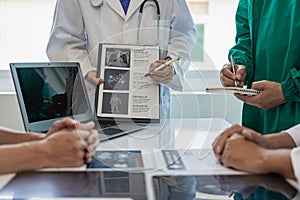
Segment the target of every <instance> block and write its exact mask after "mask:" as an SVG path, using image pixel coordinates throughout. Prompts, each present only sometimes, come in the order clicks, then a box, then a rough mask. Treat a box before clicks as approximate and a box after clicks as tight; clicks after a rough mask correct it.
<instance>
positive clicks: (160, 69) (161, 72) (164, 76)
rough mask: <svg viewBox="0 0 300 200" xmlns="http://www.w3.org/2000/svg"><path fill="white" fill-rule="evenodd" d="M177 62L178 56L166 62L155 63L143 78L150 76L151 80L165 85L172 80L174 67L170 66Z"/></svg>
mask: <svg viewBox="0 0 300 200" xmlns="http://www.w3.org/2000/svg"><path fill="white" fill-rule="evenodd" d="M179 60H180V57H179V56H178V57H177V58H175V59H172V60H168V61H166V60H159V61H155V62H154V63H152V64H151V65H150V69H149V71H150V72H149V73H147V74H145V75H144V76H145V77H148V76H150V77H151V78H152V79H153V80H155V81H157V82H159V83H163V84H167V83H169V82H170V81H171V80H172V78H173V76H174V75H175V71H174V67H173V66H172V64H173V63H174V62H177V61H179Z"/></svg>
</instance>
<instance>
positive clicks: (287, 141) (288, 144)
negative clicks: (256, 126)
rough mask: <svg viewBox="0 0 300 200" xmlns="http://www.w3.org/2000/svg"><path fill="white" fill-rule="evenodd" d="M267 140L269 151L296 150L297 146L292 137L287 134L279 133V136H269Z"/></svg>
mask: <svg viewBox="0 0 300 200" xmlns="http://www.w3.org/2000/svg"><path fill="white" fill-rule="evenodd" d="M265 137H266V140H267V143H268V147H267V148H269V149H279V148H289V149H290V148H294V147H296V144H295V142H294V140H293V139H292V137H291V136H290V135H289V134H288V133H286V132H282V133H277V134H269V135H266V136H265Z"/></svg>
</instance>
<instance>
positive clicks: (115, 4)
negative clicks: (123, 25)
mask: <svg viewBox="0 0 300 200" xmlns="http://www.w3.org/2000/svg"><path fill="white" fill-rule="evenodd" d="M106 2H107V4H108V5H109V6H110V7H111V8H112V9H113V10H114V11H115V12H116V13H118V14H119V15H120V16H121V17H122V18H123V19H125V13H124V10H123V8H122V5H121V3H120V0H107V1H106Z"/></svg>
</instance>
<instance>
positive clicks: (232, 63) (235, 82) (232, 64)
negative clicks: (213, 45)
mask: <svg viewBox="0 0 300 200" xmlns="http://www.w3.org/2000/svg"><path fill="white" fill-rule="evenodd" d="M230 63H231V67H232V72H233V74H234V75H236V73H235V62H234V59H233V57H232V55H230ZM234 86H235V87H237V81H236V79H235V80H234Z"/></svg>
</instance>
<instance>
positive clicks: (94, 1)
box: [91, 0, 103, 7]
mask: <svg viewBox="0 0 300 200" xmlns="http://www.w3.org/2000/svg"><path fill="white" fill-rule="evenodd" d="M91 4H92V6H94V7H100V6H102V4H103V0H91Z"/></svg>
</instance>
